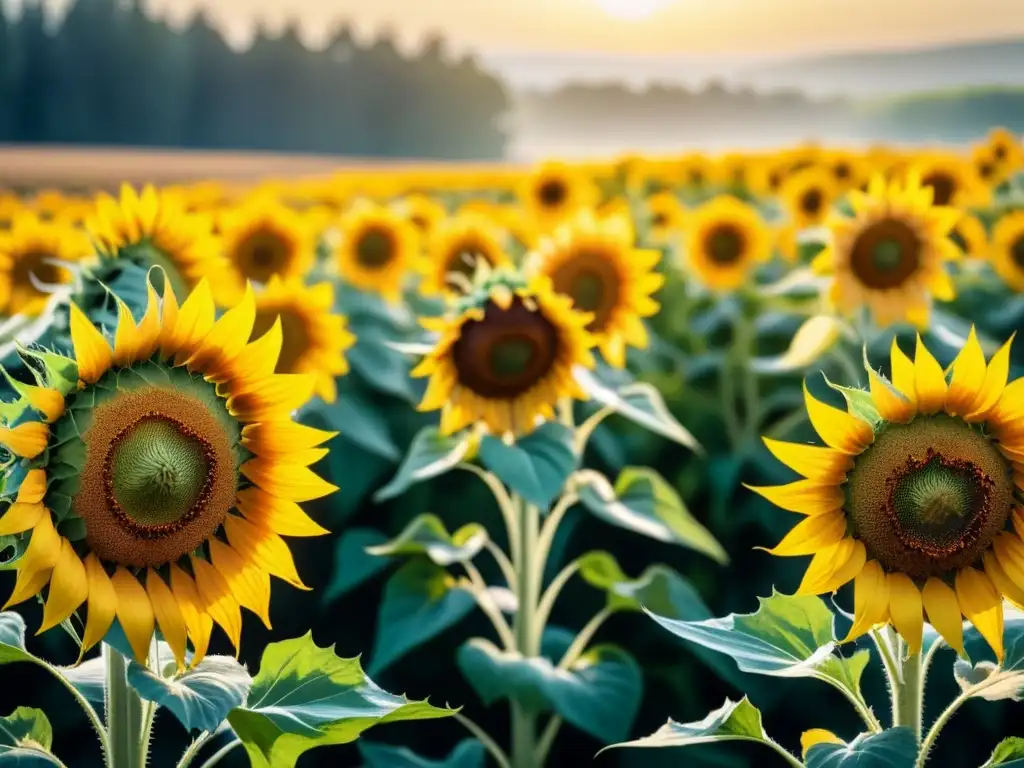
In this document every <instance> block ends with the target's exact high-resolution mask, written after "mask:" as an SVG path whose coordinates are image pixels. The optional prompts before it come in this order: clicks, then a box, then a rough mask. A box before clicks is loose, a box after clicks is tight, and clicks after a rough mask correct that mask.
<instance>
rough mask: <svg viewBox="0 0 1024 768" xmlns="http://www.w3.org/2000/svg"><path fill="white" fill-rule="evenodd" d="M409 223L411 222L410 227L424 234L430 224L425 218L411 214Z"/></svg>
mask: <svg viewBox="0 0 1024 768" xmlns="http://www.w3.org/2000/svg"><path fill="white" fill-rule="evenodd" d="M409 221H411V222H412V225H413V226H414V227H416V229H418V230H420V231H421V232H426V231H427V230H428V229H429V228H430V224H429V223H428V222H427V219H426V217H425V216H420V215H417V214H413V215H412V216H410V217H409Z"/></svg>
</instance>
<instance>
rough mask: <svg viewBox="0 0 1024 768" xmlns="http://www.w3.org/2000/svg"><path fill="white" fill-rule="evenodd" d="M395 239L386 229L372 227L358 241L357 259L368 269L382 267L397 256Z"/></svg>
mask: <svg viewBox="0 0 1024 768" xmlns="http://www.w3.org/2000/svg"><path fill="white" fill-rule="evenodd" d="M395 251H396V248H395V239H394V237H392V235H391V233H390V232H388V231H387V230H386V229H383V228H380V227H371V228H369V229H367V230H366V231H365V232H363V234H361V235H360V236H359V239H358V240H357V241H356V259H357V260H358V261H359V263H360V264H361V265H362V266H363V267H366V268H367V269H380V268H381V267H384V266H386V265H387V264H388V263H390V262H391V260H392V259H394V258H395Z"/></svg>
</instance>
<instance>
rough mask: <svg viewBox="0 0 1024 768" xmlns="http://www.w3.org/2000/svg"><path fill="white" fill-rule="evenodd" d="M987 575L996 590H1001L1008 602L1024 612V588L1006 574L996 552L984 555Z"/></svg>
mask: <svg viewBox="0 0 1024 768" xmlns="http://www.w3.org/2000/svg"><path fill="white" fill-rule="evenodd" d="M984 561H985V575H986V576H988V577H989V578H990V579H991V580H992V583H993V584H994V585H995V588H996V589H998V590H999V592H1000V594H1002V595H1003V597H1005V598H1006V599H1007V600H1009V601H1010V602H1011V603H1013V604H1014V605H1015V606H1016V607H1017V609H1018V610H1021V611H1024V587H1021V586H1020V585H1018V584H1017V583H1016V582H1015V581H1013V579H1011V578H1010V576H1009V575H1008V574H1007V573H1006V570H1005V569H1004V568H1003V567H1002V565H1000V562H999V560H998V558H996V555H995V553H994V552H991V551H989V552H986V553H985V555H984Z"/></svg>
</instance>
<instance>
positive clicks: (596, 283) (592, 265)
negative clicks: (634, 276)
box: [552, 251, 620, 332]
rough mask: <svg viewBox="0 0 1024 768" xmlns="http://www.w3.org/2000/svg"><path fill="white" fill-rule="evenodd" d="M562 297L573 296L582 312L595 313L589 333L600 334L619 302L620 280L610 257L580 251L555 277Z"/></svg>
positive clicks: (577, 307)
mask: <svg viewBox="0 0 1024 768" xmlns="http://www.w3.org/2000/svg"><path fill="white" fill-rule="evenodd" d="M552 283H553V284H554V286H555V290H556V291H557V292H558V293H561V294H564V295H566V296H569V297H570V298H571V299H572V303H573V306H574V307H575V308H576V309H578V310H579V311H581V312H592V313H593V314H594V319H593V320H591V321H590V323H589V324H588V325H587V330H589V331H592V332H599V331H601V330H603V329H604V328H605V327H606V326H607V325H608V321H609V320H610V319H611V315H612V312H613V311H614V310H615V307H616V305H617V304H618V302H619V285H620V277H619V273H618V270H617V269H616V268H615V264H614V261H613V259H612V258H610V256H609V255H606V254H604V253H601V252H599V251H580V252H579V253H577V254H576V256H574V257H573V258H572V259H570V260H569V261H567V262H565V263H564V264H563V265H562V266H561V267H559V268H558V270H556V272H555V274H554V275H552Z"/></svg>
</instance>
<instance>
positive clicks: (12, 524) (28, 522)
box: [0, 501, 47, 536]
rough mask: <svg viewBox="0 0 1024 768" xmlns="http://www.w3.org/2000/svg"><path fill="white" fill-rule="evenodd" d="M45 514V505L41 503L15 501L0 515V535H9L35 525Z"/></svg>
mask: <svg viewBox="0 0 1024 768" xmlns="http://www.w3.org/2000/svg"><path fill="white" fill-rule="evenodd" d="M45 514H47V512H46V507H44V506H43V505H42V504H41V503H36V504H26V503H24V502H21V501H16V502H14V503H13V504H11V506H10V507H9V508H8V510H7V511H6V512H4V515H3V517H0V536H11V535H13V534H15V533H24V532H25V531H30V530H32V529H33V528H35V527H36V525H37V524H38V523H39V521H40V519H41V518H42V516H43V515H45Z"/></svg>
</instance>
